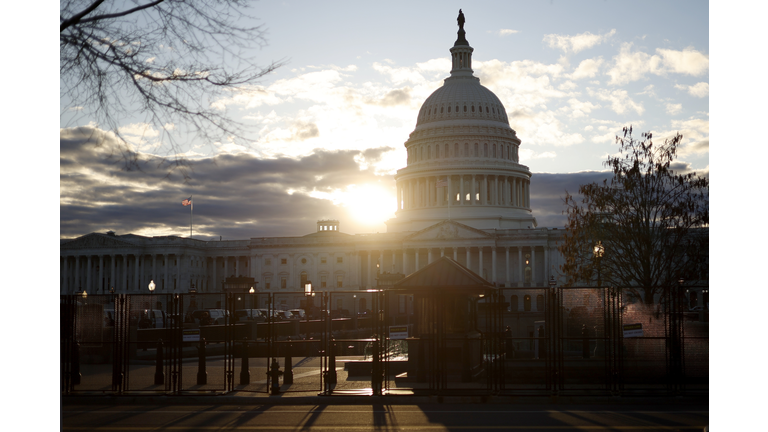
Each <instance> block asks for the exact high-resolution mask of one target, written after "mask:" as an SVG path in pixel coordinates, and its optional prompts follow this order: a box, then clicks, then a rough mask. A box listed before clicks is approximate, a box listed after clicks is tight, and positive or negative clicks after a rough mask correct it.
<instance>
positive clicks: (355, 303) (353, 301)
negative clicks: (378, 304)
mask: <svg viewBox="0 0 768 432" xmlns="http://www.w3.org/2000/svg"><path fill="white" fill-rule="evenodd" d="M352 310H353V311H354V312H353V313H354V315H352V319H353V320H354V321H355V325H354V328H355V330H357V294H352Z"/></svg>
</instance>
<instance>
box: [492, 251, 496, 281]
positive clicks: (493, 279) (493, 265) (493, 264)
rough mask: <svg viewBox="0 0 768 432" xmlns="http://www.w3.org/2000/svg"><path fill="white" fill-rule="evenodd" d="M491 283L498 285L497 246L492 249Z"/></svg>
mask: <svg viewBox="0 0 768 432" xmlns="http://www.w3.org/2000/svg"><path fill="white" fill-rule="evenodd" d="M491 260H492V261H491V282H493V283H494V284H495V283H496V245H493V247H492V248H491Z"/></svg>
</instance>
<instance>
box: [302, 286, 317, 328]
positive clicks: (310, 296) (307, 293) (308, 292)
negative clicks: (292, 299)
mask: <svg viewBox="0 0 768 432" xmlns="http://www.w3.org/2000/svg"><path fill="white" fill-rule="evenodd" d="M304 297H306V298H307V301H306V304H307V309H308V311H306V312H307V320H309V311H311V310H312V309H314V307H315V298H314V297H315V291H314V290H313V289H312V281H306V282H305V283H304ZM310 302H311V304H312V306H310Z"/></svg>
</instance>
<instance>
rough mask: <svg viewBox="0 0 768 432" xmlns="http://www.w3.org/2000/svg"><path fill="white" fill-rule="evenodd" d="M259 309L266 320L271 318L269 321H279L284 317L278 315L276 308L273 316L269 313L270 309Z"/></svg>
mask: <svg viewBox="0 0 768 432" xmlns="http://www.w3.org/2000/svg"><path fill="white" fill-rule="evenodd" d="M258 311H259V312H261V314H262V315H263V316H264V319H265V320H266V319H269V321H278V320H280V319H282V318H280V317H278V316H277V311H276V310H274V309H273V310H272V315H271V316H270V314H269V309H258Z"/></svg>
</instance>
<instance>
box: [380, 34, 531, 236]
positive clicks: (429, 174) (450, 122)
mask: <svg viewBox="0 0 768 432" xmlns="http://www.w3.org/2000/svg"><path fill="white" fill-rule="evenodd" d="M473 51H474V49H473V48H472V47H471V46H470V45H469V42H467V40H466V38H465V32H464V28H463V22H462V23H461V25H460V28H459V32H458V38H457V40H456V42H455V43H454V45H453V47H451V49H450V52H451V60H452V63H451V71H450V76H449V77H448V78H446V79H445V80H444V82H443V86H442V87H440V88H439V89H437V90H435V91H434V92H433V93H432V94H431V95H430V96H429V97H428V98H427V99H426V100H425V101H424V103H423V104H422V106H421V109H420V110H419V114H418V116H417V118H416V127H415V128H414V130H413V132H411V134H410V136H409V138H408V140H407V141H406V142H405V148H406V150H407V153H408V157H407V161H408V162H407V166H406V167H405V168H402V169H400V170H398V172H397V175H396V176H395V181H396V182H397V211H396V212H395V218H393V219H390V220H388V221H387V222H386V223H387V230H388V231H390V232H402V231H418V230H421V229H423V228H426V227H429V226H432V225H434V224H435V223H439V222H441V221H444V220H454V221H457V222H460V223H463V224H465V225H468V226H471V227H473V228H477V229H481V230H486V231H489V230H499V229H521V228H534V227H535V226H536V219H535V218H534V217H533V215H532V214H531V208H530V179H531V172H530V170H529V169H528V167H527V166H525V165H521V164H520V162H519V156H518V153H519V148H520V144H521V140H520V139H519V138H518V137H517V134H516V133H515V131H514V130H513V129H512V128H511V127H510V125H509V118H508V117H507V112H506V109H505V108H504V105H503V104H502V103H501V101H500V100H499V98H498V97H497V96H496V95H495V94H494V93H493V92H492V91H490V90H488V89H487V88H485V87H483V86H482V85H481V84H480V79H479V78H477V77H475V76H474V71H473V70H472V53H473Z"/></svg>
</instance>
